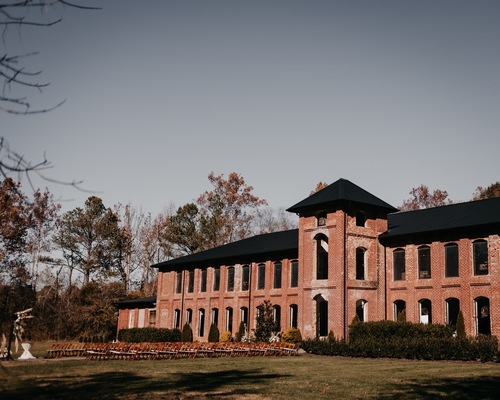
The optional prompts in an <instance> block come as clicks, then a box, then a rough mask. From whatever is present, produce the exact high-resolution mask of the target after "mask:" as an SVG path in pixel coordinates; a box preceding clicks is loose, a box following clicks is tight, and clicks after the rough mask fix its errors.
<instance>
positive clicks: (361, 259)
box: [356, 247, 366, 280]
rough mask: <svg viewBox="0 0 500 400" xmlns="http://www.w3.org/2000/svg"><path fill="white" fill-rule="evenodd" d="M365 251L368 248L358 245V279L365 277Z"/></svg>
mask: <svg viewBox="0 0 500 400" xmlns="http://www.w3.org/2000/svg"><path fill="white" fill-rule="evenodd" d="M365 253H366V249H364V248H362V247H358V248H357V249H356V279H357V280H364V279H365Z"/></svg>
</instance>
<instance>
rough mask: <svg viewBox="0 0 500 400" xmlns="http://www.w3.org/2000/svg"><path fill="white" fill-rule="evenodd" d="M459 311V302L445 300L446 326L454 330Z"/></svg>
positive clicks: (452, 299)
mask: <svg viewBox="0 0 500 400" xmlns="http://www.w3.org/2000/svg"><path fill="white" fill-rule="evenodd" d="M459 311H460V300H458V299H455V298H454V297H451V298H449V299H446V324H447V325H449V326H452V327H453V328H456V326H457V318H458V313H459Z"/></svg>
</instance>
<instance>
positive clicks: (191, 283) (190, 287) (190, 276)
mask: <svg viewBox="0 0 500 400" xmlns="http://www.w3.org/2000/svg"><path fill="white" fill-rule="evenodd" d="M193 292H194V270H191V271H189V273H188V293H193Z"/></svg>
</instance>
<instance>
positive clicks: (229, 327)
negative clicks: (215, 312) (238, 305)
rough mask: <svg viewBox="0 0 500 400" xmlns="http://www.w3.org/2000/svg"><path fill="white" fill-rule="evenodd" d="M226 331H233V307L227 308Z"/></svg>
mask: <svg viewBox="0 0 500 400" xmlns="http://www.w3.org/2000/svg"><path fill="white" fill-rule="evenodd" d="M226 331H229V332H232V331H233V308H232V307H227V308H226Z"/></svg>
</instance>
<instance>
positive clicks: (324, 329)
mask: <svg viewBox="0 0 500 400" xmlns="http://www.w3.org/2000/svg"><path fill="white" fill-rule="evenodd" d="M315 300H316V321H317V322H316V336H318V337H320V336H327V335H328V301H326V300H325V299H324V298H323V297H322V296H321V295H318V296H316V298H315Z"/></svg>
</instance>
